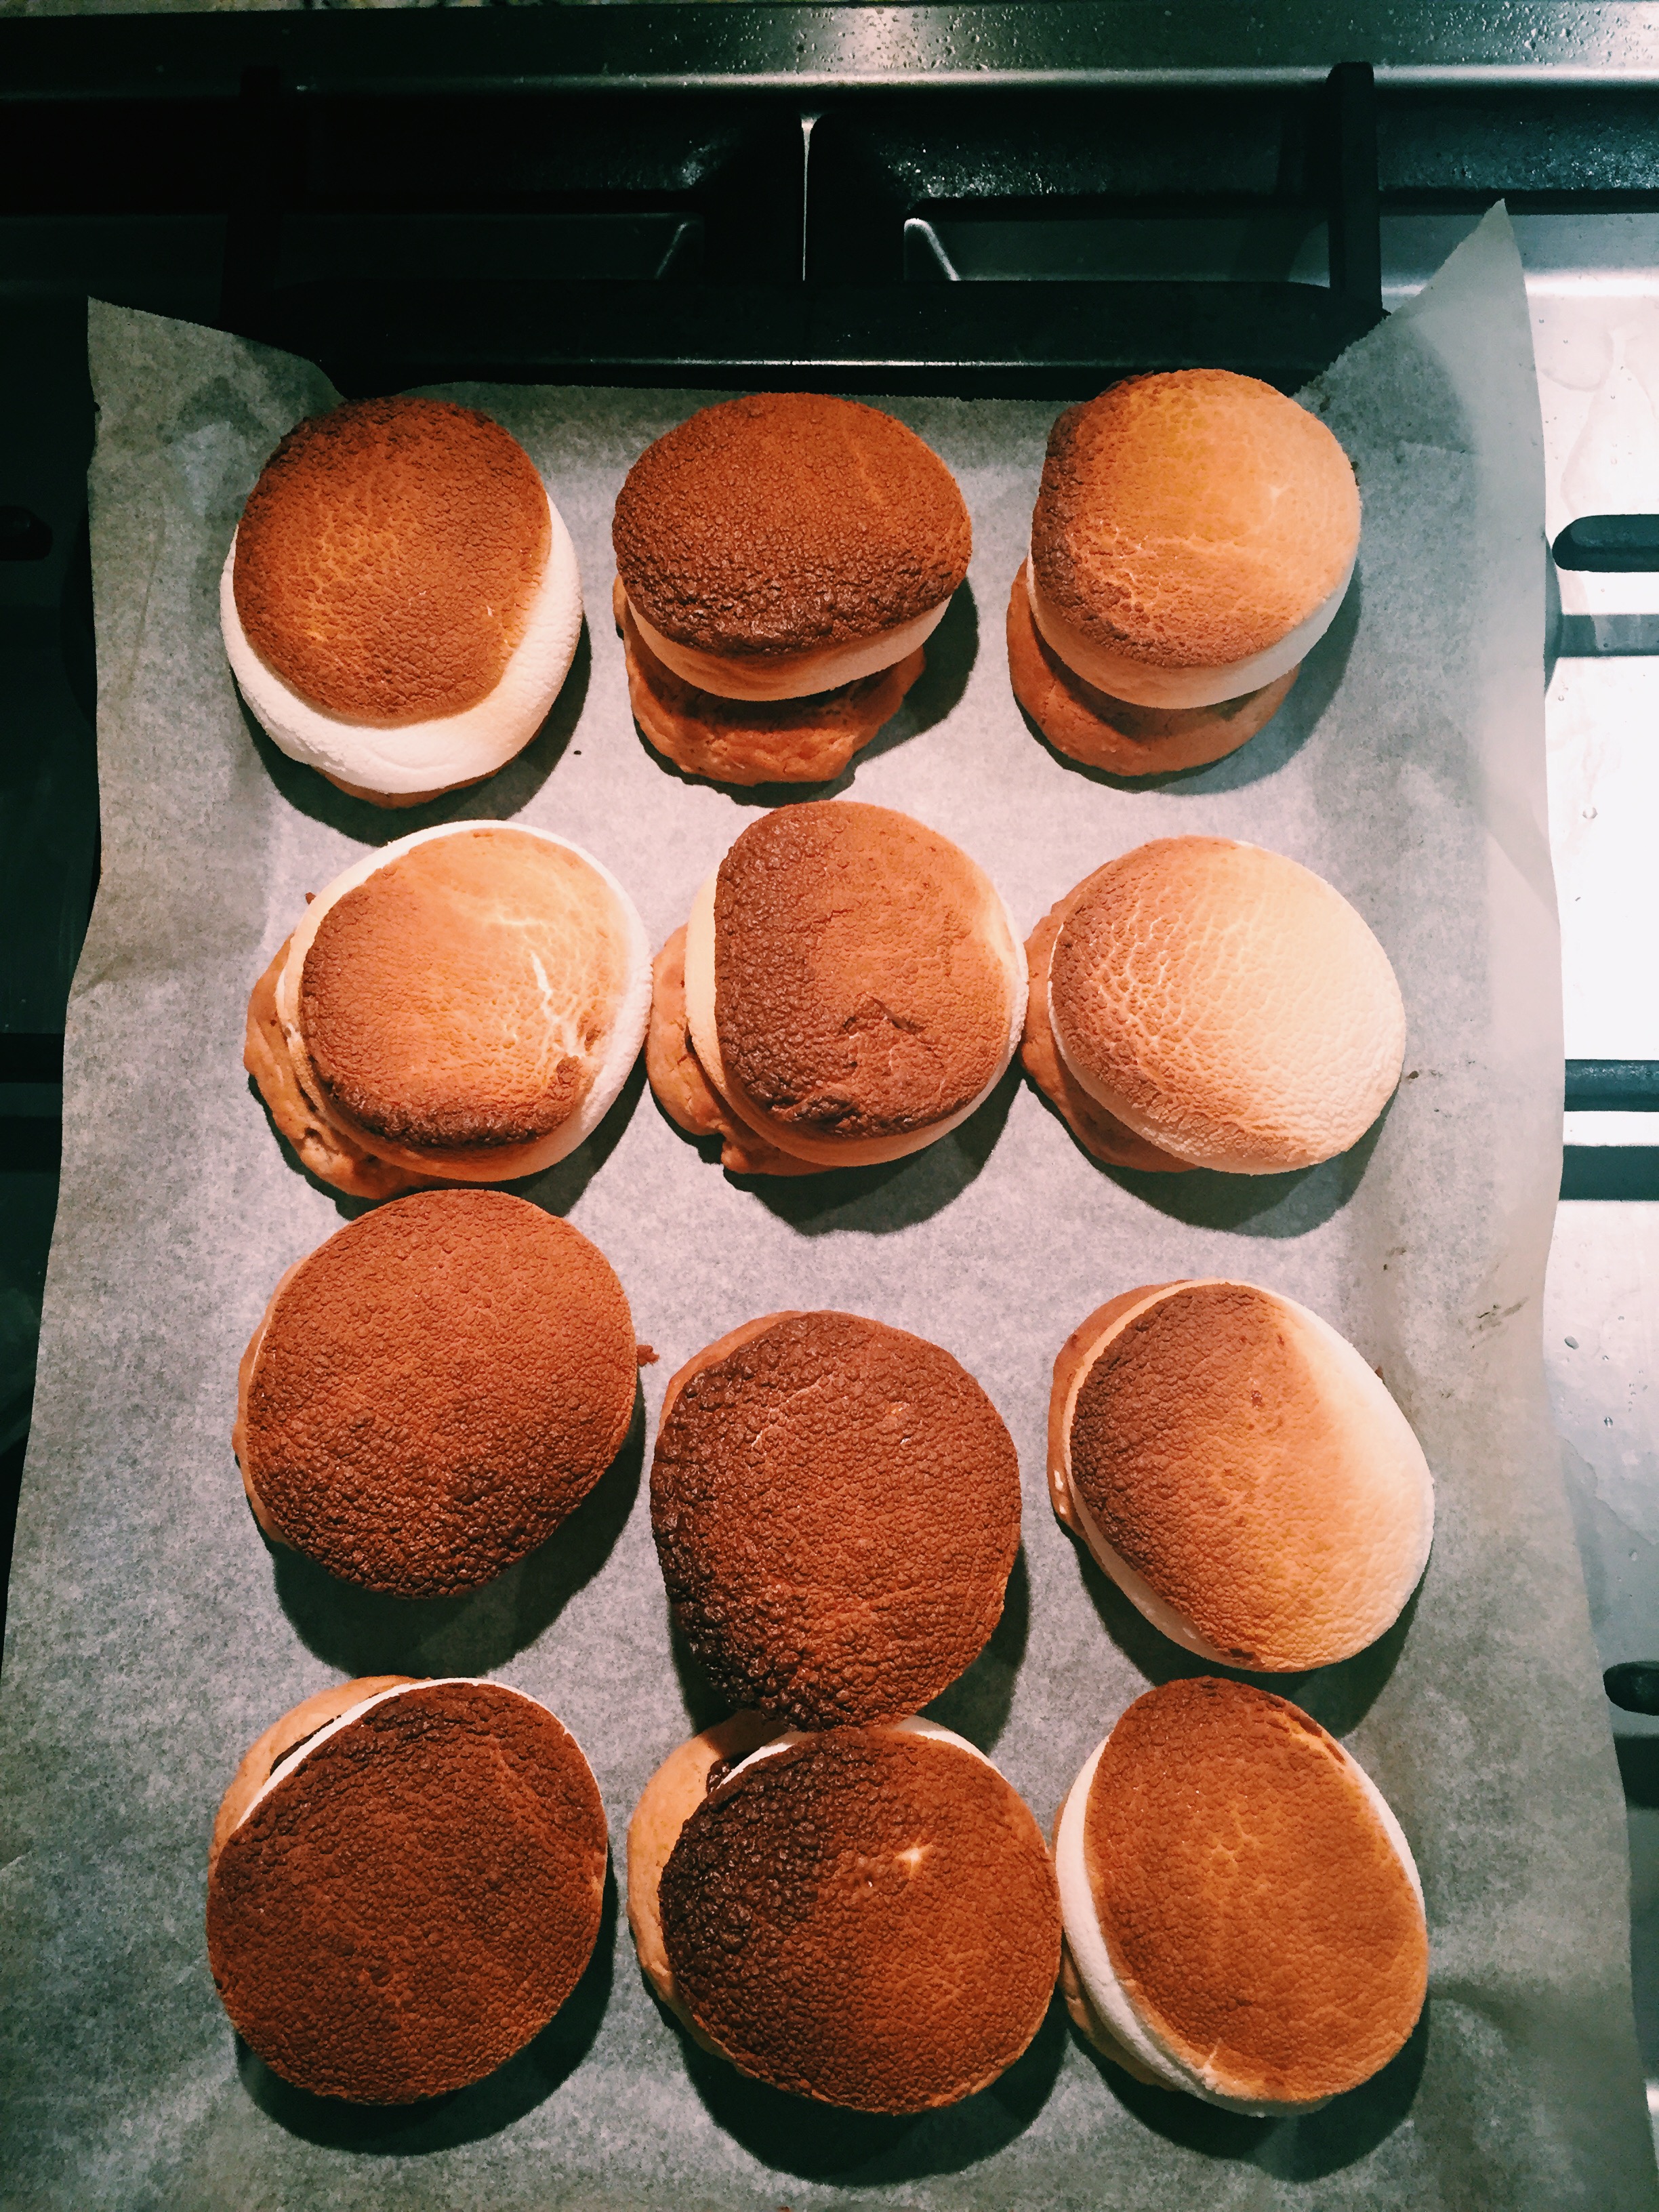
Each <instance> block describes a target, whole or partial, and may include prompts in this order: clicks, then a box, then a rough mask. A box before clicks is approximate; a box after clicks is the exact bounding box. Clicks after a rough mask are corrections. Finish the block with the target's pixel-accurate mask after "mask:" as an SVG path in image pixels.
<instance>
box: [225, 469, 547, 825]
mask: <svg viewBox="0 0 1659 2212" xmlns="http://www.w3.org/2000/svg"><path fill="white" fill-rule="evenodd" d="M544 489H545V487H544ZM547 513H548V520H549V522H550V525H551V529H552V535H551V538H550V542H549V544H548V549H547V562H546V565H545V566H544V568H543V570H542V576H541V581H540V583H539V584H538V586H537V587H536V595H535V597H534V599H532V601H531V603H530V613H529V617H528V619H527V621H526V624H525V633H524V635H523V636H522V637H521V638H520V641H519V643H518V645H517V646H516V647H514V649H513V654H512V656H511V658H510V659H508V661H507V666H506V667H505V668H504V669H503V670H502V671H501V678H500V681H499V682H498V683H497V684H496V685H495V689H494V690H492V691H490V692H489V694H488V695H487V696H485V697H484V698H483V699H481V700H480V701H479V702H478V703H477V706H476V707H468V708H465V709H464V710H463V711H462V712H461V713H460V714H443V715H440V716H438V717H437V718H436V719H435V720H430V721H424V722H403V723H399V724H397V725H395V726H390V727H388V726H384V725H380V724H374V723H366V722H352V721H347V720H344V719H343V718H342V717H341V716H339V715H337V714H326V713H325V712H324V710H323V709H322V708H319V707H313V705H312V704H311V702H309V701H308V700H306V699H302V698H301V696H300V694H299V693H298V692H297V691H295V690H291V689H290V687H289V685H288V684H285V683H284V682H283V678H281V677H280V676H279V675H278V674H277V673H276V670H275V669H274V668H271V667H270V666H269V665H267V664H266V663H265V662H264V661H263V660H262V659H260V658H259V656H258V653H256V652H255V651H254V649H253V647H252V645H251V644H250V643H249V642H248V638H247V634H246V631H245V630H244V629H243V628H242V623H241V617H240V616H239V615H238V613H237V611H236V590H235V569H236V541H235V539H234V538H232V540H231V544H230V550H229V552H228V554H227V555H226V556H225V565H224V568H223V570H222V573H221V575H220V578H219V622H220V627H221V629H222V630H223V632H224V640H225V652H226V653H227V655H228V658H229V660H230V665H231V669H232V671H233V672H234V676H235V678H236V681H237V684H238V685H239V686H240V690H241V694H242V696H243V698H244V699H246V702H247V703H248V706H249V708H251V709H252V713H253V714H254V716H255V718H256V719H257V720H258V722H259V724H260V726H261V727H262V728H263V729H264V732H265V733H266V735H267V736H268V737H269V738H270V741H271V743H272V744H274V745H276V747H277V749H278V750H280V751H282V752H285V753H286V754H287V755H288V757H289V759H290V760H297V761H303V762H304V763H305V764H306V765H307V767H308V768H314V769H321V770H322V771H323V772H324V773H325V775H332V776H337V777H338V778H339V779H340V781H342V782H343V783H353V784H356V785H358V786H360V787H362V789H364V790H366V791H378V792H382V793H385V794H386V796H387V797H388V798H393V797H397V796H398V795H400V794H402V793H407V792H411V791H445V790H447V789H449V788H450V787H451V786H452V785H454V784H458V783H471V782H475V781H477V779H478V778H479V777H481V776H486V775H494V774H495V770H496V769H498V768H502V767H504V766H505V765H506V763H507V762H508V761H510V760H511V759H512V758H513V755H514V754H515V753H517V752H520V751H522V750H523V749H524V747H525V746H526V745H527V744H529V742H530V740H531V738H533V737H534V736H535V734H536V732H537V731H538V729H540V727H541V726H542V724H543V723H544V721H545V720H546V719H547V713H548V709H549V708H550V707H551V706H552V704H553V702H554V700H555V699H556V698H557V696H558V695H559V689H560V686H561V685H562V684H563V682H564V679H565V678H566V677H567V676H568V674H569V672H570V664H571V662H572V660H573V659H574V658H575V653H576V641H577V639H578V638H579V637H580V635H581V626H582V587H581V578H580V574H578V572H577V568H576V549H575V547H574V545H573V544H571V542H570V532H568V530H567V529H566V528H565V526H564V519H563V517H562V515H561V514H560V513H559V510H558V508H557V507H555V506H554V504H553V501H552V498H551V495H549V498H548V501H547Z"/></svg>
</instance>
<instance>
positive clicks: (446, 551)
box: [234, 399, 552, 726]
mask: <svg viewBox="0 0 1659 2212" xmlns="http://www.w3.org/2000/svg"><path fill="white" fill-rule="evenodd" d="M551 529H552V526H551V523H550V519H549V515H548V506H547V494H546V491H545V489H544V487H543V484H542V480H541V478H540V477H538V475H537V473H536V470H535V465H534V464H533V463H532V460H531V459H530V456H529V455H528V454H527V453H526V452H525V450H524V448H523V447H521V446H520V444H519V443H518V441H516V440H515V439H513V438H511V437H509V436H508V435H507V432H506V431H505V430H503V429H502V428H501V425H500V424H499V423H497V422H491V421H490V420H489V416H485V415H480V414H478V413H477V412H476V411H475V410H473V409H472V408H471V407H456V406H454V405H453V404H451V403H450V402H449V401H448V400H447V399H361V400H355V401H353V402H351V403H350V404H349V405H347V406H343V407H337V408H335V409H334V410H332V412H331V413H330V414H327V415H317V416H313V417H312V418H311V420H310V421H309V422H301V424H300V426H299V428H297V429H296V430H291V431H289V435H288V436H287V437H286V438H284V439H283V442H282V443H281V445H280V446H278V447H277V448H276V452H275V453H273V454H272V455H271V457H270V459H269V460H268V461H267V462H266V463H265V465H264V470H263V471H262V472H261V474H260V477H259V480H258V483H256V484H255V485H254V487H253V489H252V493H251V494H250V495H249V497H248V502H247V505H246V507H245V508H244V509H243V512H242V520H241V523H240V527H239V528H238V530H237V532H236V565H235V569H234V589H235V595H236V611H237V614H238V615H239V616H240V618H241V623H242V628H243V629H244V630H245V631H246V635H247V639H248V642H249V644H250V645H252V647H253V649H254V651H255V652H256V653H258V655H259V657H260V659H262V660H264V662H265V663H266V664H267V665H268V666H270V667H271V668H273V669H275V670H276V673H277V675H279V676H280V677H281V678H283V682H284V683H285V684H289V685H290V686H291V687H292V688H293V689H294V690H295V691H297V692H298V693H299V694H300V695H301V697H302V698H305V699H308V700H309V701H310V702H311V703H312V704H313V706H315V707H320V708H322V709H323V710H324V712H325V713H326V714H337V715H340V716H341V717H343V719H345V720H351V721H355V722H368V723H378V724H383V725H387V726H397V725H398V724H399V723H404V722H419V721H424V720H428V718H429V717H431V716H434V715H440V714H460V713H461V712H463V711H464V710H465V708H469V707H476V706H477V704H478V702H479V701H480V700H481V699H483V698H485V697H486V696H488V695H489V693H490V692H491V691H493V690H495V685H496V684H498V683H499V682H500V681H501V672H502V671H503V670H504V669H505V668H506V666H507V662H508V660H509V659H511V658H512V655H513V651H514V648H515V647H517V646H518V644H519V641H520V639H521V638H522V637H523V635H524V632H525V626H526V622H527V620H528V617H529V614H530V608H531V603H532V600H533V599H534V598H535V596H536V591H537V588H538V586H539V584H540V582H541V579H542V571H543V569H544V568H545V566H546V563H547V555H548V549H549V545H550V541H551Z"/></svg>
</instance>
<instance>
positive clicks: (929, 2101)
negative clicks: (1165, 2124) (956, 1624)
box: [658, 1729, 1060, 2112]
mask: <svg viewBox="0 0 1659 2212" xmlns="http://www.w3.org/2000/svg"><path fill="white" fill-rule="evenodd" d="M942 1738H943V1732H942V1731H930V1732H929V1733H928V1734H927V1735H917V1734H915V1733H912V1732H910V1731H908V1730H905V1729H839V1730H836V1732H835V1733H834V1734H832V1735H812V1736H807V1737H805V1738H799V1739H794V1740H786V1741H785V1742H784V1743H783V1744H782V1746H781V1747H775V1748H771V1749H766V1750H763V1751H761V1752H760V1753H757V1755H755V1756H754V1757H752V1758H750V1759H748V1760H746V1761H745V1762H744V1764H743V1765H740V1766H739V1767H738V1769H737V1770H736V1771H734V1772H732V1773H731V1774H730V1775H729V1776H728V1777H727V1778H726V1779H725V1780H724V1781H722V1782H721V1783H720V1784H719V1785H718V1786H717V1787H716V1788H715V1789H714V1790H713V1791H712V1792H711V1793H710V1794H709V1795H708V1796H705V1797H704V1798H703V1800H702V1802H701V1803H700V1804H699V1805H698V1806H697V1807H696V1810H695V1811H693V1813H692V1814H691V1815H690V1818H689V1819H688V1820H686V1822H685V1824H684V1827H683V1828H682V1829H681V1831H680V1833H679V1837H678V1841H677V1842H676V1843H675V1844H674V1848H673V1850H672V1851H671V1853H670V1854H669V1857H668V1859H667V1861H666V1863H665V1865H664V1867H663V1869H662V1874H661V1877H660V1881H659V1893H658V1894H659V1908H660V1914H661V1928H662V1936H663V1942H664V1946H665V1953H666V1957H667V1960H668V1963H669V1966H670V1968H671V1972H672V1974H673V1977H674V1985H675V1988H676V1990H677V1991H678V1994H679V1996H680V1999H681V2002H683V2003H684V2006H685V2008H686V2009H687V2011H688V2012H689V2013H690V2016H691V2019H692V2020H693V2021H694V2022H695V2024H696V2027H698V2028H700V2029H701V2030H702V2033H703V2034H704V2035H706V2036H707V2037H708V2039H709V2041H710V2042H711V2043H712V2044H713V2045H714V2047H715V2048H716V2049H717V2050H718V2051H720V2052H721V2053H722V2054H723V2055H724V2056H726V2057H728V2058H730V2059H731V2060H732V2062H733V2063H735V2064H736V2065H737V2066H738V2067H739V2068H740V2069H742V2070H743V2071H744V2073H746V2074H750V2075H756V2076H757V2077H758V2078H759V2079H760V2080H762V2081H769V2082H770V2083H772V2084H773V2085H774V2086H775V2087H778V2088H781V2089H787V2090H790V2091H793V2093H795V2094H796V2095H798V2096H805V2097H811V2098H815V2099H817V2100H820V2101H821V2102H823V2103H827V2104H832V2105H840V2106H848V2107H851V2108H852V2109H854V2110H856V2111H860V2112H924V2111H927V2110H928V2109H930V2108H931V2107H934V2106H941V2105H948V2104H953V2103H955V2102H956V2101H957V2100H958V2099H960V2098H963V2097H967V2096H971V2095H972V2094H973V2093H974V2092H975V2090H977V2089H981V2088H983V2087H985V2086H986V2085H987V2083H988V2082H990V2081H994V2080H995V2079H996V2077H997V2075H999V2074H1000V2073H1002V2072H1003V2071H1004V2070H1005V2069H1006V2068H1007V2067H1009V2066H1010V2065H1012V2063H1013V2062H1014V2060H1015V2059H1016V2058H1018V2056H1019V2055H1020V2053H1021V2052H1022V2051H1024V2049H1025V2048H1026V2046H1027V2045H1029V2044H1030V2040H1031V2039H1032V2037H1033V2036H1034V2035H1035V2034H1036V2031H1037V2029H1038V2028H1039V2027H1041V2025H1042V2020H1043V2016H1044V2015H1045V2014H1046V2012H1047V2010H1048V2001H1049V1998H1050V1996H1051V1995H1052V1993H1053V1990H1054V1974H1055V1970H1056V1967H1057V1965H1058V1960H1059V1950H1060V1917H1059V1911H1058V1905H1057V1899H1056V1892H1055V1886H1054V1873H1053V1869H1052V1868H1051V1866H1050V1864H1049V1860H1048V1852H1047V1851H1046V1850H1045V1849H1044V1847H1043V1842H1042V1834H1041V1832H1040V1831H1039V1830H1038V1828H1037V1826H1036V1821H1035V1820H1033V1819H1032V1818H1031V1815H1030V1812H1029V1811H1028V1810H1027V1808H1025V1806H1024V1803H1023V1802H1021V1800H1020V1799H1019V1798H1018V1796H1016V1794H1015V1792H1014V1791H1013V1790H1012V1789H1011V1788H1010V1787H1009V1785H1008V1784H1007V1783H1006V1782H1005V1781H1004V1780H1003V1778H1002V1777H1001V1776H1000V1774H999V1773H998V1772H997V1771H996V1769H995V1768H994V1766H993V1765H991V1764H990V1762H989V1761H988V1760H987V1759H984V1758H983V1757H981V1754H980V1753H977V1752H975V1750H974V1749H973V1748H972V1747H970V1746H969V1745H967V1744H964V1743H963V1742H962V1741H961V1740H960V1739H959V1738H957V1739H949V1738H943V1740H941V1739H942Z"/></svg>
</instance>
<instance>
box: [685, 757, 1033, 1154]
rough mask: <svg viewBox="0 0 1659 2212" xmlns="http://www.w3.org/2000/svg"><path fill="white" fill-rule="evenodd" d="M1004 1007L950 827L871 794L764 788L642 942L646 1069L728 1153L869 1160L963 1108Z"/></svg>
mask: <svg viewBox="0 0 1659 2212" xmlns="http://www.w3.org/2000/svg"><path fill="white" fill-rule="evenodd" d="M1024 1014H1025V963H1024V959H1023V958H1022V957H1021V954H1020V949H1019V943H1018V938H1017V937H1016V936H1015V933H1014V929H1013V925H1012V921H1010V919H1009V916H1008V912H1007V908H1006V907H1005V906H1004V904H1003V902H1002V901H1001V899H1000V896H998V894H997V891H996V890H995V887H994V885H993V884H991V883H990V881H989V879H988V878H987V877H986V876H985V874H984V872H982V871H981V869H980V868H979V867H978V866H976V865H975V863H974V862H973V861H972V860H969V857H968V855H967V854H965V853H963V852H962V851H961V850H960V848H958V847H957V846H955V845H953V844H951V842H950V841H949V839H948V838H945V837H942V836H939V833H938V832H937V831H936V830H933V829H928V828H927V826H926V825H925V824H924V823H920V822H916V821H915V820H913V819H912V818H911V817H909V816H908V815H905V814H897V813H895V812H893V811H890V810H889V809H888V808H886V807H879V806H863V805H858V804H856V803H855V802H854V801H851V800H846V799H837V800H835V801H832V802H830V803H829V804H828V805H823V804H819V805H814V806H787V807H780V808H778V809H777V810H776V811H775V812H774V813H771V814H769V815H765V816H763V817H762V818H761V819H760V820H759V821H758V822H755V823H751V824H750V827H749V828H748V829H745V830H744V832H743V834H742V836H740V837H738V840H737V841H736V842H735V843H734V844H733V845H732V849H731V850H730V852H729V853H727V854H726V858H725V860H722V862H721V863H720V867H719V869H718V870H717V871H716V872H715V873H714V875H713V876H711V877H710V878H708V880H707V881H706V882H705V883H704V884H703V885H702V889H701V890H700V891H699V892H698V894H697V896H696V900H695V901H694V902H693V904H692V910H691V918H690V921H689V922H688V923H687V925H686V927H685V929H684V931H683V932H677V933H675V935H674V936H673V937H672V938H671V939H669V942H668V944H667V945H665V947H664V948H663V951H662V952H661V953H660V954H659V956H658V959H657V963H656V969H655V974H654V985H653V1010H652V1025H651V1037H650V1042H649V1044H648V1047H647V1061H646V1065H647V1073H648V1074H649V1076H650V1079H651V1083H652V1087H653V1091H655V1094H656V1097H657V1098H658V1101H659V1103H660V1105H661V1106H662V1108H663V1110H664V1111H665V1113H666V1114H668V1115H669V1116H670V1117H671V1119H672V1120H674V1121H677V1122H678V1124H679V1125H680V1127H683V1128H684V1129H686V1130H687V1131H688V1132H689V1133H691V1134H693V1135H696V1136H702V1135H707V1134H711V1133H719V1134H720V1136H721V1137H722V1138H723V1139H725V1147H724V1150H723V1152H722V1155H721V1158H722V1162H723V1164H724V1165H725V1166H726V1167H727V1168H729V1169H730V1170H732V1172H733V1173H737V1174H801V1173H810V1172H811V1171H812V1170H815V1169H821V1168H833V1167H863V1166H869V1165H872V1164H875V1163H877V1162H880V1161H886V1160H893V1159H900V1158H903V1157H904V1156H905V1155H906V1154H908V1153H910V1152H919V1151H921V1148H922V1147H923V1146H927V1145H930V1144H933V1143H934V1142H935V1141H936V1140H937V1139H939V1138H940V1137H943V1136H945V1135H947V1134H948V1133H950V1131H951V1130H952V1129H954V1128H956V1127H958V1126H959V1125H960V1124H961V1123H962V1122H963V1121H966V1120H967V1118H968V1116H969V1115H970V1114H972V1113H973V1112H975V1109H977V1108H978V1107H979V1106H980V1105H981V1104H982V1103H984V1101H985V1099H986V1098H987V1097H988V1096H989V1094H990V1092H991V1091H992V1090H993V1089H994V1087H995V1085H997V1083H998V1082H999V1081H1000V1079H1001V1077H1002V1074H1003V1073H1004V1071H1005V1070H1006V1067H1007V1066H1008V1063H1009V1061H1010V1060H1011V1059H1012V1056H1013V1053H1014V1050H1015V1048H1016V1046H1017V1045H1018V1040H1019V1034H1020V1027H1021V1024H1023V1022H1024Z"/></svg>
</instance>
